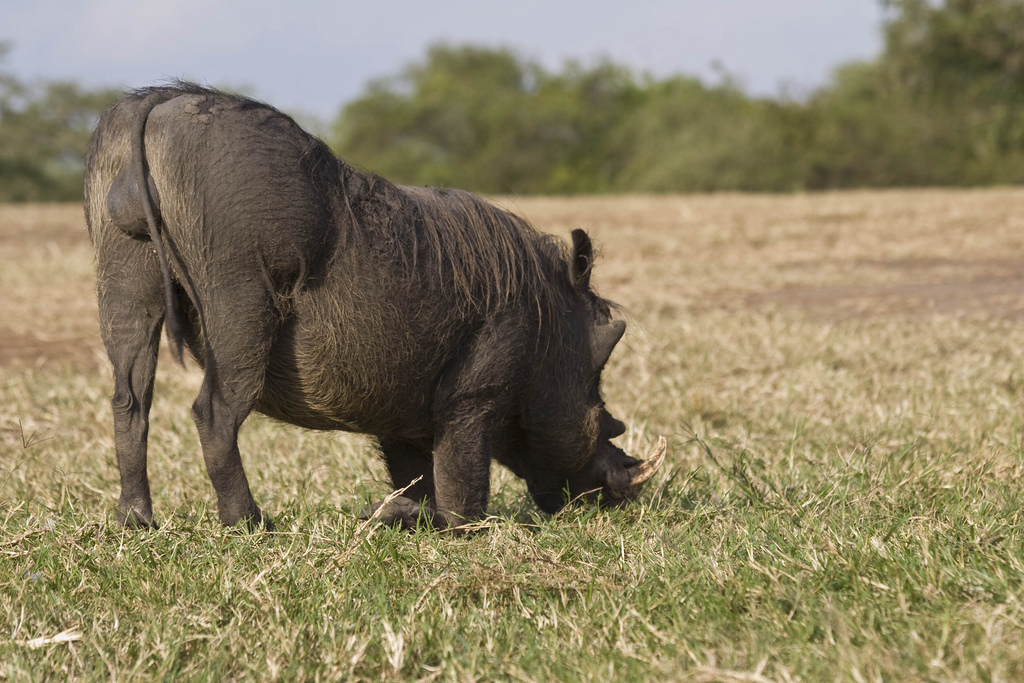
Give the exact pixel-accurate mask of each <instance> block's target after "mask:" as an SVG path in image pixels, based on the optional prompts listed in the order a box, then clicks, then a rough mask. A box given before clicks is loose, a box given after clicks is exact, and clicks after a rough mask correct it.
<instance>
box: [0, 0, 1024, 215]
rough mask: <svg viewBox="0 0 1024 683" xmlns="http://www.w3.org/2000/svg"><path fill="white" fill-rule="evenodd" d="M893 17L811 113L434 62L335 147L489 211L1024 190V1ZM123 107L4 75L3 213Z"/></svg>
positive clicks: (661, 83)
mask: <svg viewBox="0 0 1024 683" xmlns="http://www.w3.org/2000/svg"><path fill="white" fill-rule="evenodd" d="M883 2H884V4H885V5H886V9H887V13H886V17H887V18H886V21H885V23H884V25H883V26H882V30H883V31H884V48H883V50H882V53H881V54H880V55H879V56H878V57H877V58H876V59H875V60H873V61H870V62H855V63H850V64H846V65H844V66H842V67H840V68H839V69H837V70H836V72H835V74H834V76H833V78H832V80H831V81H830V82H829V83H828V84H827V85H826V86H825V87H822V88H820V89H818V90H816V91H814V92H812V93H809V94H805V95H802V96H793V95H787V94H786V93H780V94H779V95H778V96H776V97H770V98H765V97H753V96H750V95H748V94H746V93H745V92H744V91H743V89H742V88H741V87H740V86H739V85H738V84H737V83H736V81H735V80H734V79H732V78H730V77H729V76H728V74H723V77H722V79H721V82H720V83H717V84H708V83H705V82H702V81H700V80H698V79H696V78H690V77H687V76H683V75H680V76H674V77H671V78H666V79H656V78H653V77H651V76H649V75H644V74H637V73H635V72H633V71H631V70H629V69H626V68H623V67H622V66H619V65H616V64H613V63H609V62H604V63H597V64H582V63H577V62H570V63H566V64H564V65H563V66H562V67H561V69H560V70H554V71H553V70H550V69H547V68H545V67H544V66H543V65H541V64H540V63H538V62H536V61H532V60H529V59H525V58H523V57H522V56H520V55H518V54H517V53H515V52H514V51H512V50H508V49H502V48H491V47H478V46H449V45H437V46H435V47H433V48H431V49H430V50H429V51H428V53H427V54H426V55H425V57H424V58H423V60H422V61H421V62H419V63H416V64H412V65H410V66H408V67H407V68H406V69H405V70H404V71H403V72H402V73H400V74H398V75H395V76H393V77H390V78H386V79H382V80H378V81H375V82H373V83H370V84H369V85H368V86H367V88H366V90H365V92H364V94H363V95H362V96H361V97H359V98H358V99H356V100H355V101H352V102H350V103H349V104H347V105H345V106H344V107H343V108H342V110H341V112H340V113H339V115H338V117H337V120H336V121H335V122H334V123H333V125H332V126H331V127H330V133H329V135H328V136H327V138H328V139H327V141H328V142H329V143H330V144H331V146H332V147H333V148H334V149H335V151H336V152H337V153H338V154H339V155H340V156H342V157H343V158H345V159H346V160H348V161H350V162H351V163H354V164H356V165H357V166H360V167H362V168H365V169H368V170H372V171H375V172H377V173H380V174H381V175H384V176H386V177H388V178H390V179H392V180H395V181H398V182H403V183H409V184H417V185H441V186H454V187H463V188H467V189H470V190H475V191H478V192H486V193H518V194H535V193H557V194H571V193H599V192H695V191H718V190H747V191H770V192H785V191H793V190H818V189H831V188H852V187H897V186H898V187H912V186H924V185H929V186H939V185H942V186H975V185H993V184H1016V183H1020V182H1022V181H1024V116H1022V114H1024V0H944V1H942V2H938V1H936V0H883ZM2 56H3V50H2V49H0V59H2ZM117 95H118V93H117V92H116V91H113V90H87V89H83V88H81V87H79V86H77V85H76V84H74V83H38V84H25V83H23V82H21V81H19V80H18V79H17V78H16V77H15V76H13V75H11V74H7V73H4V72H3V69H2V61H0V200H2V201H44V200H74V199H78V198H79V197H80V196H81V174H82V157H83V155H84V150H85V145H86V142H87V140H88V137H89V133H90V129H91V127H92V125H94V123H95V120H96V117H97V116H98V115H99V113H100V112H102V110H103V109H104V108H105V107H106V106H108V105H109V104H110V103H111V102H113V101H114V99H116V97H117Z"/></svg>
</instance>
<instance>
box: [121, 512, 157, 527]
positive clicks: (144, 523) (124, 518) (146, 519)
mask: <svg viewBox="0 0 1024 683" xmlns="http://www.w3.org/2000/svg"><path fill="white" fill-rule="evenodd" d="M117 523H118V524H120V525H121V526H123V527H125V528H126V529H158V528H159V526H158V525H157V523H156V522H154V521H153V515H152V514H149V515H145V514H143V513H141V512H139V511H138V510H136V509H135V508H128V511H127V512H123V511H122V510H120V509H118V511H117Z"/></svg>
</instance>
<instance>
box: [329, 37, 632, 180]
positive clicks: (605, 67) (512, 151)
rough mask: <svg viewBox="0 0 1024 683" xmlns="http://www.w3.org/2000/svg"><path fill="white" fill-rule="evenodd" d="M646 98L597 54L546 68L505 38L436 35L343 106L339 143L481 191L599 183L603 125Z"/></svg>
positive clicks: (406, 173) (381, 163)
mask: <svg viewBox="0 0 1024 683" xmlns="http://www.w3.org/2000/svg"><path fill="white" fill-rule="evenodd" d="M638 98H639V88H638V87H637V85H636V84H635V83H634V81H633V77H632V75H631V74H630V73H629V72H628V71H626V70H624V69H621V68H619V67H615V66H613V65H610V64H602V65H599V66H597V67H594V68H590V69H587V68H584V67H582V66H580V65H579V64H574V63H570V64H568V65H566V67H565V68H564V69H563V71H562V72H561V73H557V74H550V73H548V72H546V71H545V70H544V69H543V68H542V67H541V66H540V65H539V64H537V63H535V62H531V61H527V60H523V59H520V58H519V57H518V56H517V55H516V54H514V53H513V52H512V51H510V50H507V49H490V48H481V47H473V46H466V47H449V46H446V45H437V46H434V47H432V48H431V49H430V50H429V52H428V53H427V58H426V61H425V62H424V63H423V64H417V65H413V66H410V67H408V68H407V69H405V71H403V73H402V74H401V75H400V76H398V77H396V78H389V79H384V80H380V81H376V82H374V83H372V84H371V85H370V87H369V89H368V92H367V94H366V95H364V96H363V97H361V98H359V99H358V100H356V101H355V102H352V103H351V104H349V105H348V106H346V107H345V108H344V109H343V111H342V113H341V116H340V117H339V119H338V122H337V124H336V126H335V134H334V138H333V143H334V147H335V149H336V151H338V153H339V154H340V155H341V156H343V157H344V158H346V159H347V160H349V161H351V162H353V163H355V164H357V165H359V166H362V167H364V168H368V169H371V170H374V171H376V172H379V173H381V174H382V175H385V176H387V177H389V178H393V179H395V180H397V181H399V182H405V183H412V184H426V185H445V186H458V187H465V188H469V189H474V190H478V191H483V192H527V193H534V192H584V191H589V192H595V191H602V190H605V189H608V188H609V187H610V186H611V182H612V177H613V176H614V175H615V173H616V170H617V169H616V163H620V160H616V159H615V158H612V157H611V156H609V153H608V150H607V148H606V145H605V144H604V137H605V133H606V132H607V130H609V129H610V128H611V127H613V126H614V125H615V124H616V122H617V121H618V120H620V119H621V118H622V117H623V116H624V115H625V114H626V113H627V112H628V111H629V109H630V108H631V107H632V106H633V105H634V104H635V102H636V101H637V100H638Z"/></svg>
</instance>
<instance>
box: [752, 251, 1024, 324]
mask: <svg viewBox="0 0 1024 683" xmlns="http://www.w3.org/2000/svg"><path fill="white" fill-rule="evenodd" d="M832 265H833V266H835V265H836V264H832ZM843 265H845V266H847V267H848V268H849V269H850V270H851V273H853V274H856V273H860V274H861V275H862V276H863V277H862V281H864V282H865V284H836V285H809V286H788V287H782V288H779V289H776V290H773V291H768V292H763V293H757V294H751V295H749V296H748V297H747V298H746V303H747V304H748V305H751V306H754V307H763V306H767V305H783V306H792V307H796V308H801V309H805V310H807V311H809V312H810V313H812V314H814V315H818V316H823V317H830V318H843V317H850V316H872V315H902V316H906V315H927V314H941V315H956V316H968V317H988V318H1003V319H1010V320H1024V259H1020V258H1014V259H978V260H968V259H949V258H922V259H914V258H905V259H894V260H869V259H860V260H855V261H851V262H848V263H846V264H843ZM790 266H791V267H793V268H821V267H822V264H821V263H820V262H818V263H808V262H799V263H793V264H790ZM879 271H883V272H884V278H880V277H879ZM879 279H886V280H892V281H889V282H877V280H879ZM872 280H875V282H871V281H872Z"/></svg>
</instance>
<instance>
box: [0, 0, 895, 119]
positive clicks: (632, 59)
mask: <svg viewBox="0 0 1024 683" xmlns="http://www.w3.org/2000/svg"><path fill="white" fill-rule="evenodd" d="M881 19H882V9H881V6H880V2H879V0H675V1H674V2H673V1H670V0H631V1H630V2H623V1H622V0H614V1H606V0H562V1H559V0H500V1H497V0H444V1H442V0H391V1H388V0H380V1H378V2H374V1H373V0H359V1H358V2H353V1H349V0H335V1H333V2H332V1H331V0H157V1H150V0H0V42H6V43H8V44H9V46H10V47H11V51H10V52H9V53H8V55H7V57H6V59H4V61H3V62H0V71H7V72H9V73H12V74H13V75H15V76H17V77H18V78H20V79H22V80H28V81H31V80H35V79H42V80H63V79H71V80H76V81H78V82H80V83H82V84H84V85H87V86H113V87H122V88H134V87H138V86H143V85H151V84H154V83H157V82H160V81H162V80H166V79H167V78H172V77H183V78H189V79H192V80H197V81H199V82H201V83H208V84H210V85H216V86H222V87H234V88H244V89H245V91H246V92H248V93H251V94H253V95H255V96H257V97H259V98H261V99H263V100H266V101H267V102H269V103H271V104H273V105H275V106H277V107H278V108H281V109H285V110H288V111H292V112H303V113H306V114H308V115H311V116H313V117H319V118H321V119H323V120H331V119H333V118H334V117H335V116H337V114H338V111H339V109H340V107H341V106H342V105H343V104H344V103H345V102H348V101H351V100H352V99H355V98H356V97H358V96H359V95H360V94H361V93H362V92H363V89H364V88H365V86H366V84H367V83H368V82H369V81H370V80H372V79H374V78H381V77H386V76H392V75H396V74H398V73H399V72H400V71H401V69H402V68H403V67H404V66H405V65H407V64H410V63H413V62H416V61H419V60H421V59H422V58H423V56H424V54H425V52H426V49H427V47H428V46H430V45H432V44H434V43H437V42H447V43H450V44H466V43H472V44H475V45H488V46H503V47H510V48H512V49H514V50H516V51H517V52H518V53H519V54H521V55H522V56H523V57H526V58H530V59H535V60H538V61H540V62H541V63H542V64H544V65H545V66H547V67H549V68H553V69H557V68H559V67H560V66H561V65H562V64H563V62H564V61H565V60H566V59H577V60H580V61H582V62H583V63H585V64H586V63H593V62H596V61H597V60H600V59H610V60H612V61H614V62H616V63H618V64H622V65H625V66H629V67H631V68H633V69H635V70H637V71H638V72H647V73H650V74H652V75H654V76H656V77H665V76H668V75H672V74H686V75H690V76H698V77H700V78H703V79H704V80H706V81H708V82H711V83H714V82H717V81H718V80H720V69H719V68H718V67H716V66H715V65H716V64H718V65H721V68H724V70H725V71H726V72H728V73H729V74H730V75H731V76H733V77H734V78H736V79H738V81H739V83H740V84H741V85H742V86H743V87H744V89H745V90H746V91H747V92H750V93H752V94H757V95H774V94H778V93H779V92H780V91H781V90H782V89H785V90H786V91H788V92H790V93H792V94H796V95H799V94H802V93H807V92H810V91H811V90H813V89H814V88H816V87H819V86H822V85H824V84H826V83H827V82H828V79H829V77H830V74H831V73H832V71H833V70H834V69H835V67H836V66H838V65H839V64H842V63H844V62H848V61H851V60H858V59H870V58H871V57H873V56H875V55H877V54H878V53H879V51H880V50H881V34H880V26H881Z"/></svg>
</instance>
